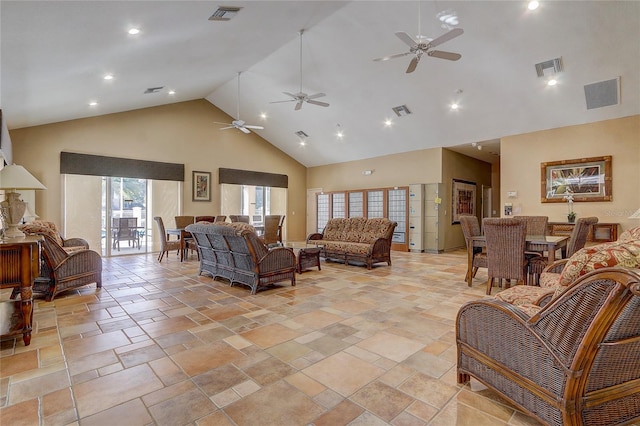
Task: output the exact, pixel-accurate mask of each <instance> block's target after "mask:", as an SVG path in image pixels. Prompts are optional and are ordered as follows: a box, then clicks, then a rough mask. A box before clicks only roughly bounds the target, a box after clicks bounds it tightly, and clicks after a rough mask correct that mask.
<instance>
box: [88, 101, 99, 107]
mask: <svg viewBox="0 0 640 426" xmlns="http://www.w3.org/2000/svg"><path fill="white" fill-rule="evenodd" d="M96 105H98V103H97V102H96V101H91V102H89V106H96Z"/></svg>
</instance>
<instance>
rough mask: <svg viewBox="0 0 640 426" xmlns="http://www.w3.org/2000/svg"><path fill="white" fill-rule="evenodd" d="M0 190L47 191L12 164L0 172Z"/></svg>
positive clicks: (31, 176)
mask: <svg viewBox="0 0 640 426" xmlns="http://www.w3.org/2000/svg"><path fill="white" fill-rule="evenodd" d="M0 189H10V190H17V189H47V188H46V187H45V186H44V185H43V184H41V183H40V181H39V180H38V179H36V178H34V177H33V175H32V174H31V173H29V172H28V171H27V169H25V168H24V167H22V166H18V165H17V164H12V165H10V166H5V167H4V168H3V169H2V170H0Z"/></svg>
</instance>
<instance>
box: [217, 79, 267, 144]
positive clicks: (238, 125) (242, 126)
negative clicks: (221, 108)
mask: <svg viewBox="0 0 640 426" xmlns="http://www.w3.org/2000/svg"><path fill="white" fill-rule="evenodd" d="M240 74H241V73H238V94H237V99H236V105H237V110H236V112H237V113H236V117H237V119H236V120H233V121H232V122H231V123H219V122H217V121H216V122H215V123H216V124H223V125H225V126H226V127H221V128H220V130H227V129H238V130H240V131H241V132H243V133H251V130H249V129H253V130H262V129H264V127H262V126H253V125H251V124H246V123H245V122H244V121H242V120H240Z"/></svg>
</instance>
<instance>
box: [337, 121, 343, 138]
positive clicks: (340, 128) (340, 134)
mask: <svg viewBox="0 0 640 426" xmlns="http://www.w3.org/2000/svg"><path fill="white" fill-rule="evenodd" d="M336 137H337V138H338V139H342V138H343V137H344V132H343V131H342V127H340V124H337V125H336Z"/></svg>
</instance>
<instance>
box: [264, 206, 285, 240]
mask: <svg viewBox="0 0 640 426" xmlns="http://www.w3.org/2000/svg"><path fill="white" fill-rule="evenodd" d="M283 221H284V216H282V215H279V214H268V215H266V216H265V217H264V234H263V235H262V241H264V243H265V244H267V245H269V244H277V243H282V222H283Z"/></svg>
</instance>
